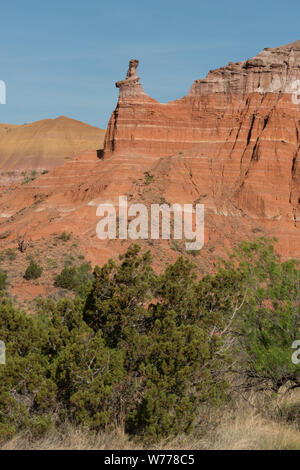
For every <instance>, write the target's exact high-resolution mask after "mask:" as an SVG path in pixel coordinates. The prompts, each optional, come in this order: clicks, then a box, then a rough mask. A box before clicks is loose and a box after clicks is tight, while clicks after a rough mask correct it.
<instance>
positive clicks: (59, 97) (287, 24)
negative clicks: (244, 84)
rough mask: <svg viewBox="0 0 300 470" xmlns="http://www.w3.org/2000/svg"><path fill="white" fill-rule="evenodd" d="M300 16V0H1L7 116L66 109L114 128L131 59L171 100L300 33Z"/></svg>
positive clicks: (148, 85)
mask: <svg viewBox="0 0 300 470" xmlns="http://www.w3.org/2000/svg"><path fill="white" fill-rule="evenodd" d="M299 17H300V2H299V0H295V1H294V0H291V1H289V0H286V1H285V2H282V1H277V0H273V1H269V0H261V1H257V0H253V1H251V2H247V4H246V3H245V1H244V0H239V1H236V0H227V1H226V2H225V1H217V0H208V1H206V2H203V1H201V0H197V1H196V0H181V1H178V0H160V1H157V0H149V1H145V0H139V1H136V0H122V1H120V0H114V1H111V2H108V1H105V2H103V1H102V0H84V1H82V0H80V1H79V0H51V1H46V0H39V1H37V0H26V1H25V0H10V1H9V2H1V6H0V40H1V43H0V44H1V47H0V80H4V81H5V83H6V86H7V104H6V105H0V122H2V123H4V122H5V123H17V124H23V123H25V122H32V121H36V120H39V119H44V118H55V117H57V116H60V115H65V116H69V117H72V118H74V119H79V120H81V121H84V122H87V123H89V124H92V125H95V126H98V127H106V125H107V122H108V119H109V116H110V114H111V112H112V110H113V109H114V107H115V105H116V102H117V96H118V92H117V89H116V88H115V86H114V83H115V81H117V80H120V79H123V78H124V77H125V75H126V71H127V65H128V61H129V59H131V58H136V59H139V60H140V66H139V69H138V71H139V76H140V77H141V81H142V83H143V87H144V89H145V91H146V92H147V93H149V94H150V95H151V96H152V97H153V98H155V99H157V100H159V101H162V102H166V101H170V100H173V99H177V98H181V97H182V96H184V95H185V94H186V93H187V92H188V90H189V88H190V86H191V84H192V82H193V81H194V80H195V79H197V78H201V77H204V76H205V75H206V74H207V72H208V71H209V70H210V69H214V68H217V67H220V66H222V65H225V64H227V63H228V62H229V61H239V60H244V59H247V58H249V57H252V56H254V55H255V54H256V53H257V52H259V51H260V50H261V49H263V48H264V47H275V46H278V45H283V44H286V43H289V42H293V41H296V40H298V39H300V27H299V24H300V23H299Z"/></svg>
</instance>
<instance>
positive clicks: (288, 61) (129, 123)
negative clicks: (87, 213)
mask: <svg viewBox="0 0 300 470" xmlns="http://www.w3.org/2000/svg"><path fill="white" fill-rule="evenodd" d="M117 86H118V87H119V88H120V97H119V102H118V105H117V108H116V110H115V111H114V112H113V114H112V116H111V119H110V122H109V126H108V130H107V133H106V139H105V148H104V156H105V157H106V158H109V157H110V156H111V155H112V154H114V155H116V154H117V155H124V156H125V155H129V154H130V155H134V154H136V155H147V156H149V157H152V158H153V159H155V158H157V156H159V157H167V156H168V157H172V158H171V164H170V165H171V167H175V166H176V167H177V171H173V176H172V178H170V180H169V181H168V183H167V187H166V192H167V193H168V194H169V195H170V197H171V198H172V196H174V197H175V195H177V199H178V197H179V199H180V197H181V198H184V194H186V193H188V192H189V191H190V192H195V194H197V193H198V195H199V196H201V195H203V194H205V195H206V198H205V199H206V200H205V204H206V207H207V208H208V209H210V210H212V211H213V212H215V213H216V214H223V216H224V217H238V218H241V217H243V215H249V216H251V217H252V218H254V219H257V220H258V221H260V222H262V223H263V225H264V227H265V228H267V229H268V230H270V233H271V234H273V235H276V236H278V237H279V239H280V243H279V245H282V246H281V252H282V253H284V254H287V255H289V256H293V255H294V256H300V242H299V240H298V239H299V238H300V237H299V223H300V161H299V159H300V155H299V148H300V145H299V144H300V138H299V135H300V41H297V42H295V43H292V44H288V45H286V46H283V47H278V48H274V49H270V48H267V49H264V50H263V51H262V52H260V53H259V54H258V55H257V56H256V57H254V58H253V59H249V60H247V61H244V62H238V63H235V64H234V63H229V64H228V65H227V66H226V67H222V68H220V69H217V70H214V71H210V72H209V74H208V75H207V77H206V78H205V79H202V80H196V81H195V82H194V83H193V85H192V87H191V89H190V91H189V93H188V94H187V95H186V96H185V97H184V98H182V99H180V100H177V101H173V102H170V103H167V104H161V103H159V102H157V101H156V100H154V99H152V98H150V97H148V96H147V95H146V94H145V93H144V91H143V89H142V87H141V84H140V82H139V79H138V77H136V76H135V79H134V81H132V82H131V81H130V79H128V78H126V80H124V81H122V82H118V83H117ZM128 89H130V93H128V91H127V90H128ZM125 90H126V91H125ZM184 172H185V173H187V174H188V175H192V176H191V177H189V176H188V177H186V178H185V177H184V178H183V173H184Z"/></svg>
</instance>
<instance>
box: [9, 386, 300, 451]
mask: <svg viewBox="0 0 300 470" xmlns="http://www.w3.org/2000/svg"><path fill="white" fill-rule="evenodd" d="M298 400H299V394H298V396H297V394H294V396H293V397H292V398H291V397H289V399H288V404H289V405H293V404H295V403H297V401H298ZM258 402H259V400H258V399H257V396H255V395H253V396H252V397H251V398H250V400H249V401H248V402H246V401H245V400H239V401H238V402H237V403H236V405H235V407H233V406H228V407H227V408H226V409H223V411H222V412H221V416H220V413H219V412H218V417H217V416H216V414H215V413H214V412H212V413H211V414H210V416H208V421H207V423H206V428H207V429H206V432H203V429H201V428H200V429H199V428H198V429H197V428H196V429H195V431H194V432H193V433H192V434H191V435H189V436H187V435H179V436H177V437H173V438H171V439H169V440H164V441H161V442H159V443H157V444H155V445H152V446H143V445H142V444H140V443H138V442H136V441H134V440H132V438H130V437H129V436H128V435H126V434H125V433H124V431H123V430H122V429H120V428H119V429H116V430H115V431H113V432H110V433H105V432H102V433H97V434H92V433H90V432H89V431H88V430H86V431H84V430H83V429H80V428H78V427H75V426H72V425H70V424H66V425H64V426H62V427H61V428H60V430H57V429H56V430H54V431H53V432H49V433H48V434H46V435H45V436H44V437H43V438H41V439H38V440H34V439H33V440H32V439H31V436H30V434H28V432H27V433H24V434H19V435H17V436H15V437H14V438H13V439H11V440H10V441H8V442H6V443H5V444H4V445H3V446H2V447H1V448H0V449H1V450H23V449H24V450H93V449H94V450H111V449H113V450H141V449H152V450H155V449H159V450H175V449H176V450H300V429H299V426H297V423H292V424H288V423H287V422H285V421H284V420H282V419H279V414H280V413H279V412H278V410H280V409H282V408H284V407H285V406H286V404H287V402H286V401H285V400H282V399H281V400H279V401H278V403H277V405H278V407H277V415H276V414H273V416H270V415H269V416H268V415H267V414H266V413H264V411H259V405H258ZM298 403H299V401H298ZM218 418H219V419H218ZM217 421H218V423H217ZM216 423H217V424H216Z"/></svg>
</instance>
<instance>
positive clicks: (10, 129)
mask: <svg viewBox="0 0 300 470" xmlns="http://www.w3.org/2000/svg"><path fill="white" fill-rule="evenodd" d="M104 135H105V131H104V130H102V129H98V128H97V127H93V126H90V125H88V124H85V123H83V122H80V121H77V120H75V119H70V118H68V117H65V116H61V117H58V118H56V119H44V120H42V121H37V122H32V123H30V124H24V125H19V126H17V125H11V124H0V184H3V183H10V182H12V181H17V180H18V179H22V175H21V174H22V173H23V174H24V172H28V174H30V172H31V171H36V172H38V173H40V172H42V171H45V170H51V169H53V168H56V167H57V166H59V165H61V164H62V163H64V161H65V160H66V159H69V158H73V157H75V156H76V155H77V154H79V153H80V152H82V151H84V150H97V149H101V148H103V140H104Z"/></svg>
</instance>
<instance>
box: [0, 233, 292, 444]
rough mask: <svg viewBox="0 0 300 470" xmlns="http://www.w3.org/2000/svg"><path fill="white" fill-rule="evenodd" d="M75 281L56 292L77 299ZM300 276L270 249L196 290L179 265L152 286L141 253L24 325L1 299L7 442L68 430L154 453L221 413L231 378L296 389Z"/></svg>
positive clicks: (1, 405)
mask: <svg viewBox="0 0 300 470" xmlns="http://www.w3.org/2000/svg"><path fill="white" fill-rule="evenodd" d="M68 269H69V271H68V273H67V271H65V274H64V275H63V276H62V274H61V276H62V277H60V281H62V279H64V280H66V284H65V285H69V287H68V288H70V286H72V287H74V282H73V281H74V279H75V277H76V276H75V274H74V271H72V272H71V273H70V269H71V268H68ZM299 272H300V271H299V267H298V265H297V263H296V262H295V261H289V262H286V263H280V261H279V260H278V258H277V257H276V256H275V254H274V250H273V246H272V244H271V243H270V242H269V241H267V240H264V239H260V240H258V241H257V242H255V243H244V244H242V245H241V246H240V247H239V248H238V249H237V250H235V252H234V253H232V255H231V256H230V257H229V259H228V260H227V261H226V262H223V263H222V264H221V265H220V266H219V268H218V271H217V273H216V274H215V275H207V276H205V277H203V278H202V279H201V280H199V279H198V278H197V276H196V271H195V266H194V265H193V264H192V263H191V262H190V261H188V260H185V259H184V258H183V257H180V258H178V260H177V261H176V262H175V263H174V264H173V265H169V266H168V267H167V268H166V270H165V272H164V273H162V274H161V275H157V274H156V273H155V272H154V271H153V269H152V267H151V256H150V253H143V254H142V253H141V252H140V250H139V248H138V247H137V246H134V247H131V248H130V249H129V250H128V251H127V252H126V254H125V255H123V256H122V257H121V259H120V263H119V264H118V265H117V264H115V263H114V262H113V261H109V262H108V263H107V264H105V265H104V266H103V267H101V268H100V267H96V268H95V270H94V273H93V282H92V283H91V282H90V280H87V281H86V288H85V289H81V290H80V291H79V295H77V296H76V297H75V300H74V301H70V300H67V299H64V300H61V301H59V302H58V303H54V302H53V301H51V300H49V299H48V300H41V301H40V302H39V303H38V306H37V314H36V315H31V316H26V314H25V313H24V312H20V311H18V310H17V309H15V308H14V307H13V305H12V303H11V301H9V300H8V299H7V298H6V297H4V296H2V298H0V331H1V340H2V341H4V342H5V343H6V348H7V349H6V351H7V364H6V365H5V366H2V367H1V366H0V440H1V439H2V440H5V439H8V438H10V437H11V436H13V435H14V434H15V433H17V432H19V431H20V430H24V429H27V430H29V431H30V432H31V434H32V435H33V436H35V435H40V434H41V433H42V432H44V431H45V430H47V429H49V427H51V426H56V425H59V424H60V423H62V422H64V421H65V420H69V421H71V422H73V423H75V424H76V425H79V426H81V425H83V426H88V427H89V428H90V429H91V430H95V431H98V430H103V429H105V430H107V429H109V428H111V427H113V426H116V425H121V426H123V427H124V428H125V430H126V432H128V433H130V434H131V435H133V436H136V437H138V438H140V439H144V440H146V441H148V442H150V441H151V442H153V441H157V440H159V439H161V438H165V437H168V436H170V435H174V434H178V433H183V432H185V433H188V432H190V430H191V429H192V427H193V424H194V421H195V415H196V413H197V415H198V416H200V417H201V407H202V405H203V404H207V403H212V404H215V405H218V404H220V403H221V402H222V401H223V400H224V399H225V398H226V394H227V392H228V384H227V382H226V380H225V375H226V372H229V371H231V372H233V371H236V372H237V373H239V374H240V375H241V376H243V377H244V384H245V387H249V386H259V387H261V386H264V387H266V388H267V387H270V388H271V389H272V390H274V391H276V390H278V387H279V386H280V385H282V384H284V383H288V382H289V383H291V384H297V373H298V372H297V371H298V370H299V366H297V365H294V364H293V363H292V362H291V344H292V342H293V340H295V339H297V335H298V330H299V327H300V324H299V317H300V315H299V313H300V312H299V301H298V299H299V287H300V286H299V282H300V275H299ZM73 274H74V275H73ZM69 279H71V280H70V282H69ZM232 357H234V358H235V361H232ZM237 357H239V363H238V365H237V362H236V358H237Z"/></svg>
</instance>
